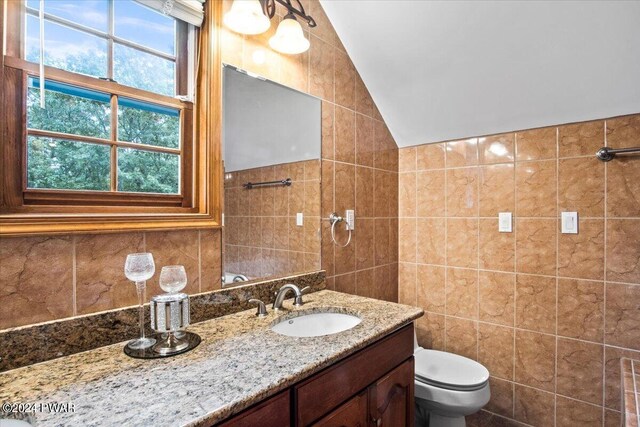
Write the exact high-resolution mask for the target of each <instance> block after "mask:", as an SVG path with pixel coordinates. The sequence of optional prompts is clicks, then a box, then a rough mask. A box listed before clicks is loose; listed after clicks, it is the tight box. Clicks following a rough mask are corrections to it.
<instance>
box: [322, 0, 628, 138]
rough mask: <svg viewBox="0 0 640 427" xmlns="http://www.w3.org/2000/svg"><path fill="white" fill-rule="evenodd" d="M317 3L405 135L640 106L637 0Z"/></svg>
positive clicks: (470, 132) (571, 118)
mask: <svg viewBox="0 0 640 427" xmlns="http://www.w3.org/2000/svg"><path fill="white" fill-rule="evenodd" d="M321 3H322V6H323V8H324V9H325V11H326V13H327V15H328V16H329V19H330V20H331V22H332V23H333V25H334V27H335V29H336V31H337V33H338V35H339V36H340V38H341V39H342V42H343V44H344V45H345V47H346V49H347V51H348V52H349V55H350V57H351V59H352V60H353V63H354V65H355V66H356V68H357V69H358V71H359V72H360V74H361V76H362V78H363V80H364V82H365V84H366V86H367V87H368V88H369V91H370V92H371V95H372V96H373V99H374V100H375V102H376V104H377V105H378V108H379V110H380V112H381V113H382V115H383V117H384V119H385V121H386V123H387V124H388V126H389V128H390V129H391V132H392V133H393V136H394V137H395V139H396V141H397V143H398V145H399V146H401V147H405V146H411V145H417V144H423V143H427V142H437V141H443V140H450V139H458V138H464V137H469V136H479V135H486V134H495V133H499V132H503V131H512V130H518V129H527V128H533V127H539V126H545V125H552V124H560V123H568V122H576V121H583V120H589V119H596V118H604V117H608V116H614V115H622V114H629V113H637V112H640V1H425V0H414V1H408V0H394V1H380V0H321ZM336 72H340V70H336Z"/></svg>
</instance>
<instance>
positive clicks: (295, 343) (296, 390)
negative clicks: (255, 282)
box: [0, 290, 422, 426]
mask: <svg viewBox="0 0 640 427" xmlns="http://www.w3.org/2000/svg"><path fill="white" fill-rule="evenodd" d="M304 298H305V304H304V305H303V306H301V307H299V308H294V307H293V306H292V305H291V300H288V301H285V303H284V307H285V309H286V310H285V311H283V312H280V313H275V312H274V311H273V310H269V314H268V315H267V316H266V317H257V316H256V315H255V309H253V310H246V311H242V312H239V313H235V314H231V315H227V316H223V317H220V318H216V319H212V320H208V321H204V322H200V323H197V324H193V325H191V326H190V327H189V330H190V331H192V332H194V333H197V334H199V335H200V336H201V337H202V343H201V344H200V345H199V346H198V347H197V348H196V349H194V350H192V351H191V352H189V353H185V354H182V355H179V356H176V357H172V358H167V359H156V360H139V359H132V358H129V357H127V356H126V355H125V354H124V353H123V352H122V347H123V344H122V343H120V344H115V345H111V346H107V347H102V348H98V349H96V350H91V351H87V352H84V353H79V354H75V355H71V356H68V357H63V358H60V359H55V360H51V361H48V362H44V363H40V364H36V365H31V366H26V367H23V368H19V369H14V370H11V371H7V372H5V373H2V374H0V401H1V402H13V403H47V402H60V403H67V402H68V403H72V404H73V411H68V412H57V413H54V412H35V413H31V414H25V415H24V416H22V418H23V419H27V420H29V421H32V423H33V424H34V425H38V426H49V425H65V426H99V425H140V426H148V425H167V426H213V425H222V426H253V425H261V426H303V425H304V426H306V425H322V426H334V425H349V426H357V425H361V426H368V425H386V426H401V425H412V423H413V324H412V321H413V320H415V319H417V318H418V317H420V316H421V315H422V310H420V309H418V308H415V307H410V306H405V305H400V304H394V303H389V302H384V301H380V300H373V299H369V298H363V297H358V296H354V295H347V294H342V293H338V292H333V291H328V290H323V291H319V292H314V293H311V294H309V295H305V296H304ZM327 312H334V313H348V314H351V315H356V316H357V317H359V318H360V319H361V321H360V323H358V324H357V325H356V326H354V327H352V328H351V329H348V330H345V331H343V332H340V333H336V334H332V335H325V336H317V337H303V338H300V337H292V336H287V335H282V334H279V333H276V332H274V330H273V329H272V328H273V327H274V325H276V324H278V323H280V322H283V321H284V322H290V321H292V320H295V318H296V317H300V316H301V315H304V314H309V313H327ZM2 415H3V416H6V414H2Z"/></svg>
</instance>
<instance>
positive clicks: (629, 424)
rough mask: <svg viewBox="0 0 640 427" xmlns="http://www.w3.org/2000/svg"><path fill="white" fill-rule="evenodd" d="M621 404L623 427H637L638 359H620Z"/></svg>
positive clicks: (639, 364)
mask: <svg viewBox="0 0 640 427" xmlns="http://www.w3.org/2000/svg"><path fill="white" fill-rule="evenodd" d="M620 368H621V370H622V372H621V373H622V375H621V376H620V378H621V380H622V404H623V408H624V409H623V417H624V425H625V427H638V422H639V421H640V406H639V405H638V401H640V360H633V359H628V358H624V357H623V358H622V359H620Z"/></svg>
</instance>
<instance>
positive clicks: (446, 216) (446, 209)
mask: <svg viewBox="0 0 640 427" xmlns="http://www.w3.org/2000/svg"><path fill="white" fill-rule="evenodd" d="M442 146H443V148H444V153H443V154H444V168H445V169H444V173H443V175H444V264H445V267H444V316H443V317H444V331H443V334H444V340H443V346H444V350H445V351H446V350H447V317H448V315H449V311H448V307H447V288H448V282H449V203H448V202H449V192H448V191H447V186H448V181H447V166H448V163H449V162H448V159H449V155H448V153H447V144H443V145H442ZM416 155H417V154H416ZM416 166H417V163H416ZM417 175H418V174H417V172H416V176H417ZM416 261H417V260H416ZM416 269H417V268H416ZM476 347H477V343H476Z"/></svg>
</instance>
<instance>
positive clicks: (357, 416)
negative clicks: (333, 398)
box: [313, 391, 369, 427]
mask: <svg viewBox="0 0 640 427" xmlns="http://www.w3.org/2000/svg"><path fill="white" fill-rule="evenodd" d="M368 401H369V399H368V395H367V392H366V391H365V392H362V393H360V394H359V395H357V396H356V397H354V398H353V399H351V400H349V401H348V402H347V403H343V404H342V405H340V406H339V407H338V409H336V410H334V411H333V412H332V413H330V414H329V415H327V416H326V417H324V418H323V419H321V420H320V421H318V422H317V423H315V424H314V425H313V427H367V424H368V421H367V416H368V414H367V409H368Z"/></svg>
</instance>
